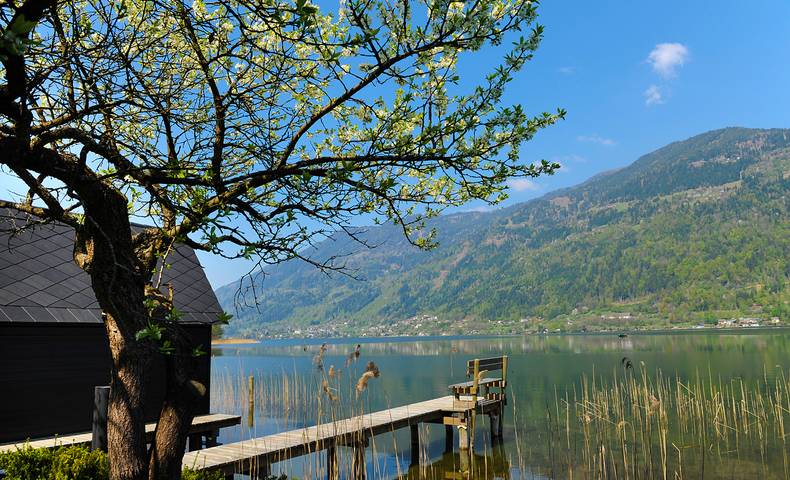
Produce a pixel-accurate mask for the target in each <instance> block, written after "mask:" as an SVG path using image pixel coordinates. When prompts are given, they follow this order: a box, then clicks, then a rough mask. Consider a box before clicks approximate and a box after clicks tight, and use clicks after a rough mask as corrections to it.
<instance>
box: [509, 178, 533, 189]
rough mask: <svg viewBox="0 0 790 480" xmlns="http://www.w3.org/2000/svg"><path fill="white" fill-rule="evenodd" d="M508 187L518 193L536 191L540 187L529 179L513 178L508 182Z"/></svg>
mask: <svg viewBox="0 0 790 480" xmlns="http://www.w3.org/2000/svg"><path fill="white" fill-rule="evenodd" d="M507 184H508V186H509V187H510V188H512V189H513V190H515V191H517V192H526V191H535V190H539V189H540V185H538V184H537V183H535V182H533V181H532V180H530V179H528V178H513V179H511V180H509V181H508V182H507Z"/></svg>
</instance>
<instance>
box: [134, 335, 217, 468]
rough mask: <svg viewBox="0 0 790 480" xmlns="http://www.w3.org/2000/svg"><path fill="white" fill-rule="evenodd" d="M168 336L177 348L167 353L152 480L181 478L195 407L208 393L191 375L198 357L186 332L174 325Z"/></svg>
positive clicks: (150, 464) (153, 446) (155, 440)
mask: <svg viewBox="0 0 790 480" xmlns="http://www.w3.org/2000/svg"><path fill="white" fill-rule="evenodd" d="M168 338H171V340H172V341H173V343H174V346H175V349H176V351H175V352H173V353H172V354H170V355H166V356H165V374H166V379H167V380H166V381H167V385H166V391H165V400H164V403H163V405H162V410H161V412H160V413H159V421H158V423H157V425H156V434H155V436H154V443H153V444H152V445H151V456H150V463H149V467H148V468H149V472H148V478H149V480H177V479H179V478H181V462H182V460H183V458H184V450H185V448H186V441H187V436H188V434H189V428H190V426H191V425H192V419H193V418H194V417H195V407H196V406H197V404H198V401H199V400H200V399H201V398H203V396H204V395H205V394H206V387H205V386H204V385H203V384H202V383H200V382H198V381H197V380H194V379H192V378H191V377H192V376H193V374H194V371H195V360H194V358H193V356H192V354H191V352H192V345H191V344H190V342H189V337H188V336H187V335H186V332H184V331H183V330H182V329H180V328H177V327H176V326H173V327H171V328H170V329H169V330H168Z"/></svg>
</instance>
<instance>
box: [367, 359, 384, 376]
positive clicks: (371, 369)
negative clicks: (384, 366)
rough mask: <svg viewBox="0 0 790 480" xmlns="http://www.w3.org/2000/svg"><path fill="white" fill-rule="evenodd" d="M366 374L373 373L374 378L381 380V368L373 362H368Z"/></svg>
mask: <svg viewBox="0 0 790 480" xmlns="http://www.w3.org/2000/svg"><path fill="white" fill-rule="evenodd" d="M365 372H371V373H373V376H374V377H376V378H379V375H380V374H381V373H380V372H379V367H377V366H376V364H375V363H373V361H370V362H368V365H367V366H366V367H365Z"/></svg>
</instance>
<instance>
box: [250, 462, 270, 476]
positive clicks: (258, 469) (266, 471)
mask: <svg viewBox="0 0 790 480" xmlns="http://www.w3.org/2000/svg"><path fill="white" fill-rule="evenodd" d="M271 475H272V466H271V465H269V464H268V463H259V464H258V465H256V466H255V467H254V468H252V469H251V470H250V480H266V479H267V478H269V477H270V476H271Z"/></svg>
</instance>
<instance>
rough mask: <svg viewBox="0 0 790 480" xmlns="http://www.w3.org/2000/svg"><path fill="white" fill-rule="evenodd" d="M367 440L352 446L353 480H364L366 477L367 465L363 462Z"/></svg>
mask: <svg viewBox="0 0 790 480" xmlns="http://www.w3.org/2000/svg"><path fill="white" fill-rule="evenodd" d="M366 440H367V439H363V440H362V441H360V442H357V443H355V444H354V459H353V460H354V461H353V465H352V471H353V473H354V480H365V477H366V476H367V465H366V462H365V446H366V443H367V441H366Z"/></svg>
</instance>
